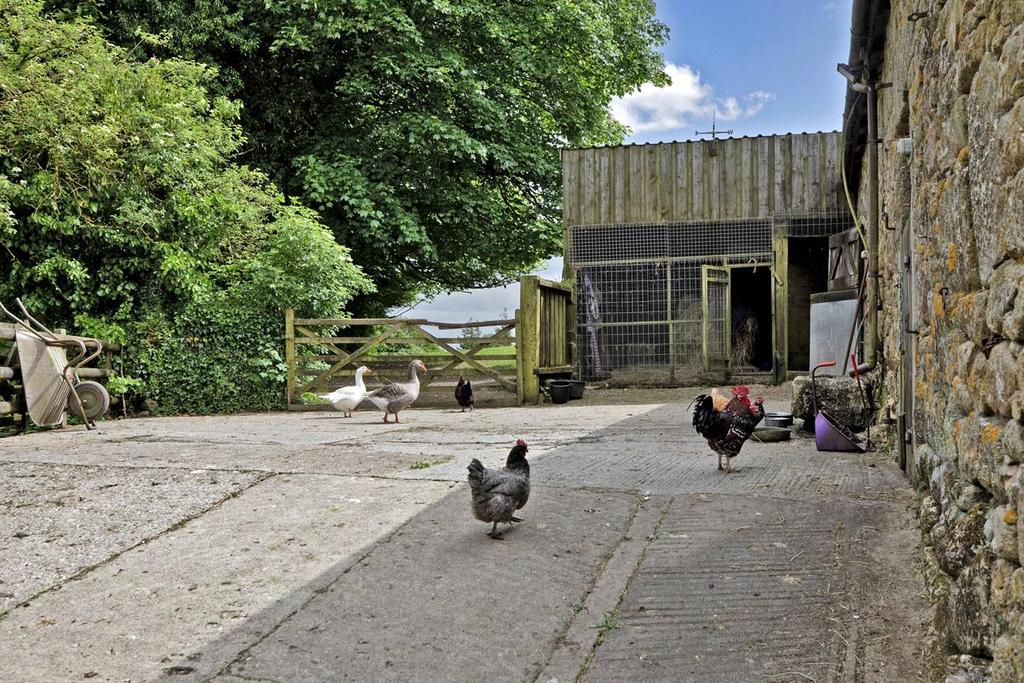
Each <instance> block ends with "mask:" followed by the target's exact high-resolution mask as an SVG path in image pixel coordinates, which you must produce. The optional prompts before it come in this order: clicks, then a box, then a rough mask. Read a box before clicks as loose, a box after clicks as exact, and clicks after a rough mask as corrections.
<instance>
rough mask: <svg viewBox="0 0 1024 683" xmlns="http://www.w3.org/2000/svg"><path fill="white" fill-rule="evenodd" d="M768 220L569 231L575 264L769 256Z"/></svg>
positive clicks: (571, 258)
mask: <svg viewBox="0 0 1024 683" xmlns="http://www.w3.org/2000/svg"><path fill="white" fill-rule="evenodd" d="M771 243H772V221H771V220H765V219H756V220H746V221H735V220H734V221H697V222H687V223H657V224H652V223H641V224H631V225H576V226H572V228H570V240H569V255H568V258H569V262H570V263H572V264H575V265H583V264H599V263H608V262H622V261H643V260H658V259H666V258H685V257H699V256H709V255H712V254H715V255H726V254H740V253H747V252H764V251H771Z"/></svg>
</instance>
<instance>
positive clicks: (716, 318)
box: [701, 260, 775, 381]
mask: <svg viewBox="0 0 1024 683" xmlns="http://www.w3.org/2000/svg"><path fill="white" fill-rule="evenodd" d="M701 281H702V298H703V328H704V330H703V332H704V334H703V337H704V339H703V343H704V344H703V345H704V369H705V371H706V372H714V371H724V372H725V373H726V375H727V376H730V377H734V376H737V375H739V376H744V377H751V378H753V379H757V378H758V376H759V375H761V374H765V375H767V374H769V373H771V372H772V371H773V370H774V369H775V325H774V315H773V313H774V308H773V306H774V301H775V296H774V289H773V288H774V286H775V281H774V278H773V277H772V268H771V265H770V264H768V263H760V262H755V261H753V260H752V261H751V262H750V263H740V264H730V265H722V266H717V265H705V266H703V267H702V273H701ZM761 379H764V380H765V381H767V380H768V378H767V377H763V378H761Z"/></svg>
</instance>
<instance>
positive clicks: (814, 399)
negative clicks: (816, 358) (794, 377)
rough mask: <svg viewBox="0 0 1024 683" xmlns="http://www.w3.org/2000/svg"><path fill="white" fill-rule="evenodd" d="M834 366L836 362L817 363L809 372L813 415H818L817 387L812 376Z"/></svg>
mask: <svg viewBox="0 0 1024 683" xmlns="http://www.w3.org/2000/svg"><path fill="white" fill-rule="evenodd" d="M834 365H836V362H835V361H834V360H827V361H825V362H824V363H818V364H817V365H815V366H814V369H813V370H811V402H812V403H813V404H814V413H815V414H817V413H818V387H817V386H816V385H815V379H816V377H815V376H814V373H816V372H817V371H818V370H820V369H821V368H831V367H833V366H834Z"/></svg>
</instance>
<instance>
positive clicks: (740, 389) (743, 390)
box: [732, 384, 750, 396]
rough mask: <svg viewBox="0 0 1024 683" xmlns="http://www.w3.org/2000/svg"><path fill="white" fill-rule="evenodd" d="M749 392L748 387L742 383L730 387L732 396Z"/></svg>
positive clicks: (744, 394)
mask: <svg viewBox="0 0 1024 683" xmlns="http://www.w3.org/2000/svg"><path fill="white" fill-rule="evenodd" d="M749 393H750V389H748V388H747V387H745V386H743V385H742V384H737V385H736V386H734V387H733V388H732V395H733V396H746V395H747V394H749Z"/></svg>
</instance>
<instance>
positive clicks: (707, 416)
mask: <svg viewBox="0 0 1024 683" xmlns="http://www.w3.org/2000/svg"><path fill="white" fill-rule="evenodd" d="M694 403H696V404H697V406H696V407H695V408H694V409H693V428H694V429H696V430H697V433H698V434H700V435H701V436H705V435H706V434H705V433H706V432H707V431H708V429H709V428H710V427H711V425H712V423H713V422H714V418H715V405H714V400H713V399H712V398H711V397H710V396H708V395H707V394H701V395H700V396H698V397H697V398H695V399H693V401H692V402H691V404H690V405H693V404H694Z"/></svg>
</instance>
